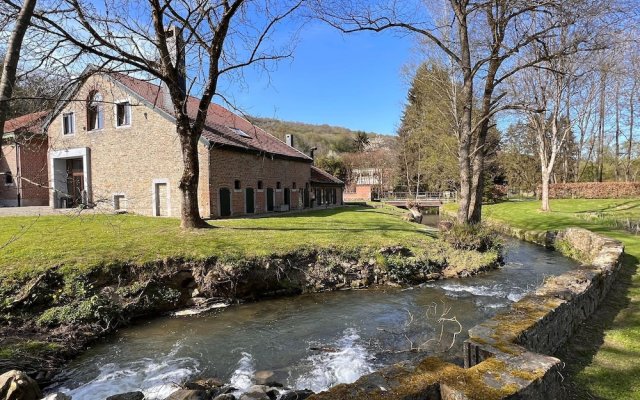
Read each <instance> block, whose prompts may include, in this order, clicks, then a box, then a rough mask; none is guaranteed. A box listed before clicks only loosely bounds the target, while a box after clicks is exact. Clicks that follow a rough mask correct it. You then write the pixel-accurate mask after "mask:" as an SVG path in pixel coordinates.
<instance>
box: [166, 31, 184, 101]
mask: <svg viewBox="0 0 640 400" xmlns="http://www.w3.org/2000/svg"><path fill="white" fill-rule="evenodd" d="M166 38H167V48H168V49H169V55H170V56H171V64H173V65H174V66H175V67H176V68H177V69H178V73H179V77H178V85H179V87H180V89H181V90H182V92H183V93H185V94H186V92H187V66H186V57H185V45H184V39H183V37H182V30H181V29H180V28H178V27H176V26H170V27H169V28H168V29H167V30H166ZM161 90H162V95H163V102H164V107H165V108H166V109H168V110H173V103H172V102H171V96H170V95H169V88H168V87H167V85H166V83H165V82H162V89H161Z"/></svg>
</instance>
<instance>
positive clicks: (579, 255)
mask: <svg viewBox="0 0 640 400" xmlns="http://www.w3.org/2000/svg"><path fill="white" fill-rule="evenodd" d="M553 246H554V248H555V249H556V251H559V252H560V253H562V254H563V255H565V256H567V257H569V258H573V259H574V260H577V261H580V262H583V263H586V264H588V263H590V262H591V257H590V256H589V255H588V254H584V253H583V252H581V251H580V250H578V249H576V248H575V247H573V246H572V245H571V244H570V243H569V242H568V241H567V240H564V239H560V240H556V241H555V243H554V244H553Z"/></svg>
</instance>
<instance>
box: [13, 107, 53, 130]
mask: <svg viewBox="0 0 640 400" xmlns="http://www.w3.org/2000/svg"><path fill="white" fill-rule="evenodd" d="M48 114H49V110H46V111H38V112H34V113H31V114H27V115H23V116H21V117H17V118H13V119H10V120H8V121H5V123H4V132H5V133H14V132H16V131H25V132H31V133H40V129H42V123H43V122H44V120H45V117H46V116H47V115H48Z"/></svg>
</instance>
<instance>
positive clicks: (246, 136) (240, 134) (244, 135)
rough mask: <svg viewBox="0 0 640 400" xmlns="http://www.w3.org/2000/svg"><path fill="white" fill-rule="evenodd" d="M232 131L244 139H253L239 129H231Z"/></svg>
mask: <svg viewBox="0 0 640 400" xmlns="http://www.w3.org/2000/svg"><path fill="white" fill-rule="evenodd" d="M229 129H231V130H232V131H233V132H235V133H236V134H237V135H238V136H242V137H244V138H249V139H251V136H249V135H248V134H247V133H246V132H245V131H243V130H242V129H238V128H229Z"/></svg>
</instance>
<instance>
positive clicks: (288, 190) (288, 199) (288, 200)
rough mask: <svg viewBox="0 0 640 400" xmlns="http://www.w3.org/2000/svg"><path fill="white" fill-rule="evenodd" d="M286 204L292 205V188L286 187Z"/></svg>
mask: <svg viewBox="0 0 640 400" xmlns="http://www.w3.org/2000/svg"><path fill="white" fill-rule="evenodd" d="M284 204H286V205H288V206H290V205H291V189H289V188H284Z"/></svg>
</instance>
